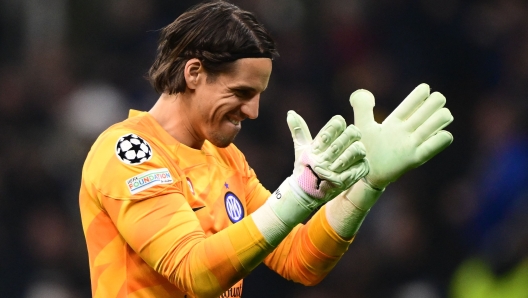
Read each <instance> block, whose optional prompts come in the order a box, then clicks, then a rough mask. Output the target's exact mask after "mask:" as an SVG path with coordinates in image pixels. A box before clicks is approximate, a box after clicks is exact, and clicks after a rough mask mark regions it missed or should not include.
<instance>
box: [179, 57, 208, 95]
mask: <svg viewBox="0 0 528 298" xmlns="http://www.w3.org/2000/svg"><path fill="white" fill-rule="evenodd" d="M204 74H205V72H204V68H203V65H202V61H200V60H199V59H197V58H192V59H189V61H187V63H185V69H184V70H183V75H184V76H185V83H186V84H187V88H189V89H191V90H194V89H196V87H197V86H198V84H199V83H200V80H202V79H204V78H205V76H204Z"/></svg>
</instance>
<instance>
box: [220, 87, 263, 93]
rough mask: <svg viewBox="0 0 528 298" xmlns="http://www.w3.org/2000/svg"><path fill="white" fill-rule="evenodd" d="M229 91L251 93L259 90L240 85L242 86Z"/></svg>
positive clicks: (231, 88)
mask: <svg viewBox="0 0 528 298" xmlns="http://www.w3.org/2000/svg"><path fill="white" fill-rule="evenodd" d="M228 88H229V90H236V91H250V92H258V91H257V89H255V88H253V87H250V86H244V85H240V86H233V87H228ZM265 90H266V89H264V90H262V91H261V93H262V92H264V91H265Z"/></svg>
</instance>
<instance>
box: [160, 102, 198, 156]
mask: <svg viewBox="0 0 528 298" xmlns="http://www.w3.org/2000/svg"><path fill="white" fill-rule="evenodd" d="M183 97H184V95H183V94H182V93H176V94H170V95H169V94H167V93H163V94H162V95H161V96H160V97H159V99H158V101H157V102H156V103H155V104H154V106H153V107H152V108H151V109H150V111H149V114H150V115H152V117H153V118H154V119H155V120H156V122H158V123H159V125H160V126H161V127H162V128H163V129H164V130H165V131H167V133H169V134H170V135H171V136H172V137H173V138H175V139H176V140H177V141H178V142H180V143H182V144H184V145H186V146H188V147H191V148H194V149H200V148H202V145H203V143H204V141H205V140H202V139H200V138H198V136H197V135H196V133H195V132H194V131H193V128H192V125H191V123H190V121H189V119H188V118H187V116H186V115H187V114H186V108H185V105H184V104H183V101H184V98H183Z"/></svg>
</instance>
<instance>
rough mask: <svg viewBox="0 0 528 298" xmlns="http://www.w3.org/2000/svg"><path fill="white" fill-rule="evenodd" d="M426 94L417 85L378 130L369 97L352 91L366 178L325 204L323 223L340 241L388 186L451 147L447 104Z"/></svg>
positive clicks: (356, 226) (424, 88) (423, 86)
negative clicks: (328, 225) (363, 153)
mask: <svg viewBox="0 0 528 298" xmlns="http://www.w3.org/2000/svg"><path fill="white" fill-rule="evenodd" d="M429 92H430V91H429V86H428V85H427V84H421V85H419V86H418V87H416V88H415V89H414V90H413V91H412V92H411V93H410V94H409V95H408V96H407V97H406V98H405V99H404V100H403V102H402V103H401V104H400V105H399V106H398V107H397V108H396V109H395V110H394V111H393V112H392V113H391V114H390V115H389V116H388V117H387V118H386V119H385V121H383V123H381V124H379V123H377V122H376V121H375V120H374V115H373V108H374V104H375V102H374V96H373V95H372V93H370V92H369V91H367V90H357V91H355V92H354V93H352V95H351V96H350V104H351V105H352V107H353V109H354V120H355V121H354V122H355V123H354V124H355V125H356V126H357V127H358V128H359V129H360V130H361V133H362V138H361V141H362V143H363V144H364V145H365V148H366V149H367V159H368V161H369V164H370V172H369V174H368V175H367V176H365V177H364V178H363V179H362V180H360V181H358V183H356V184H354V185H353V186H352V187H351V188H350V189H348V190H347V191H345V192H344V193H343V194H342V195H340V196H339V197H338V198H336V199H335V200H332V201H331V202H329V203H328V204H327V207H326V215H327V218H328V221H329V223H330V225H331V226H332V227H333V228H334V230H335V231H336V232H337V233H338V234H339V235H341V236H342V237H351V236H353V235H355V233H356V232H357V230H358V229H359V227H360V225H361V223H362V222H363V219H364V218H365V216H366V215H367V213H368V211H369V210H370V208H371V207H372V206H373V205H374V204H375V203H376V201H377V200H378V198H379V196H380V195H381V194H382V193H383V190H384V189H385V187H387V185H389V183H391V182H394V181H396V179H398V178H399V177H400V176H401V175H403V174H404V173H405V172H407V171H409V170H410V169H413V168H416V167H418V166H420V165H421V164H423V163H425V162H426V161H428V160H429V159H431V158H432V157H433V156H435V155H436V154H438V153H439V152H441V151H442V150H444V149H445V148H446V147H447V146H449V144H451V142H453V136H452V135H451V134H450V133H449V132H447V131H444V130H442V129H443V128H444V127H446V126H447V125H448V124H449V123H451V122H452V121H453V116H452V115H451V113H450V112H449V110H448V109H447V108H444V105H445V102H446V99H445V97H444V96H443V95H442V94H440V93H438V92H434V93H433V94H429Z"/></svg>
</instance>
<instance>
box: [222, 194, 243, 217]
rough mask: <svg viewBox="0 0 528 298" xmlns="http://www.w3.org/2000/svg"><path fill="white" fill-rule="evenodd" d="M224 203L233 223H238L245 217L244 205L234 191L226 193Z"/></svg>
mask: <svg viewBox="0 0 528 298" xmlns="http://www.w3.org/2000/svg"><path fill="white" fill-rule="evenodd" d="M224 203H225V208H226V212H227V216H228V217H229V220H231V222H232V223H236V222H238V221H240V220H241V219H242V218H244V206H243V205H242V202H240V200H239V199H238V198H237V196H236V195H235V194H234V193H232V192H230V191H228V192H227V193H226V194H225V197H224Z"/></svg>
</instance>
